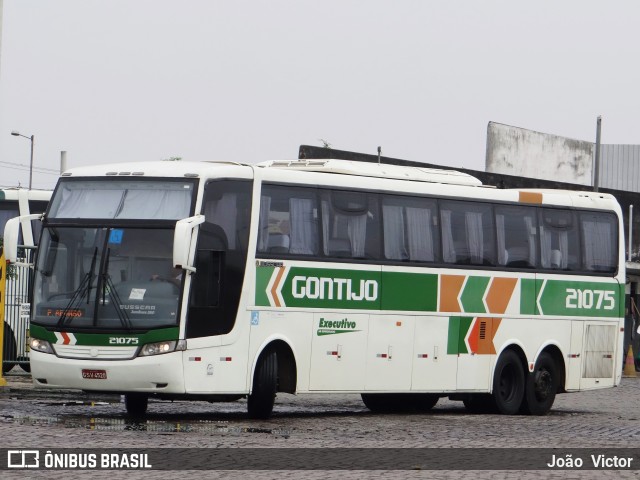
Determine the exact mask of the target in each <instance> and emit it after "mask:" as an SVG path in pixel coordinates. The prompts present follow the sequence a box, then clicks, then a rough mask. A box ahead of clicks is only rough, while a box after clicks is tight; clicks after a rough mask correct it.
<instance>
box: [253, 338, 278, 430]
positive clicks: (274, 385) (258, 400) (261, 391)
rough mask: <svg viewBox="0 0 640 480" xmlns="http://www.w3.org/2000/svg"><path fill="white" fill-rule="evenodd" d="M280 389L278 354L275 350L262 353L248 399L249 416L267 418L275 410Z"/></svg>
mask: <svg viewBox="0 0 640 480" xmlns="http://www.w3.org/2000/svg"><path fill="white" fill-rule="evenodd" d="M277 389H278V355H277V354H276V352H275V351H274V350H271V351H269V352H267V353H264V354H262V355H261V357H260V360H259V362H258V365H257V367H256V372H255V374H254V376H253V389H252V391H251V394H250V395H249V397H248V399H247V411H248V413H249V418H253V419H261V420H266V419H267V418H269V417H270V416H271V413H272V412H273V404H274V403H275V400H276V391H277Z"/></svg>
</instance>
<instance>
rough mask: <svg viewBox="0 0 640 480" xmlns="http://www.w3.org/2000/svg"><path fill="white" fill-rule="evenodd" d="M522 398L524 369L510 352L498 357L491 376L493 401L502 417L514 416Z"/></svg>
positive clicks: (513, 353) (515, 355) (507, 351)
mask: <svg viewBox="0 0 640 480" xmlns="http://www.w3.org/2000/svg"><path fill="white" fill-rule="evenodd" d="M523 398H524V369H523V367H522V363H521V362H520V358H519V357H518V355H517V354H516V353H515V352H514V351H512V350H506V351H505V352H503V353H502V355H500V358H499V359H498V363H497V364H496V369H495V372H494V374H493V400H494V402H495V404H496V410H497V411H498V413H502V414H503V415H515V414H516V413H518V411H519V410H520V406H521V405H522V400H523Z"/></svg>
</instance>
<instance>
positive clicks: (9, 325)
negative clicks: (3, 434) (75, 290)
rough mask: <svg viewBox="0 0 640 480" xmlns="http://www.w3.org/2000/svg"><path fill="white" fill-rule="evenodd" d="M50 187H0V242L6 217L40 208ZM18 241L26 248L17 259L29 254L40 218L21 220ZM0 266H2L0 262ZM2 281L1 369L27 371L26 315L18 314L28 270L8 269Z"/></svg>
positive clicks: (43, 207)
mask: <svg viewBox="0 0 640 480" xmlns="http://www.w3.org/2000/svg"><path fill="white" fill-rule="evenodd" d="M51 193H52V192H51V191H50V190H28V189H25V188H8V187H7V188H0V245H2V242H3V240H4V226H5V223H6V222H7V220H9V219H11V218H14V217H16V216H24V215H29V214H31V213H32V212H40V214H42V212H44V211H45V210H46V208H47V204H48V203H49V199H50V198H51ZM23 227H24V228H23V230H22V232H21V233H22V236H21V237H20V238H19V240H18V241H19V243H20V244H21V245H23V246H24V247H26V248H22V249H21V250H20V258H21V260H27V259H29V258H30V256H31V253H32V251H33V247H34V238H35V239H36V240H37V238H38V237H39V235H40V227H41V224H40V222H25V224H24V225H23ZM0 268H3V266H0ZM5 273H8V275H7V276H6V283H5V284H4V285H2V287H3V288H0V291H3V292H4V293H5V302H4V305H5V307H4V326H3V327H4V331H3V337H2V373H7V372H8V371H10V370H11V369H12V368H14V367H15V366H16V365H20V367H22V369H23V370H25V371H27V372H28V371H29V356H28V353H27V332H28V330H29V319H28V317H27V316H25V315H22V314H21V310H20V308H21V306H22V304H24V303H26V302H27V301H28V298H29V279H30V275H29V273H30V272H29V271H28V270H26V269H25V270H22V269H11V270H10V271H8V272H5Z"/></svg>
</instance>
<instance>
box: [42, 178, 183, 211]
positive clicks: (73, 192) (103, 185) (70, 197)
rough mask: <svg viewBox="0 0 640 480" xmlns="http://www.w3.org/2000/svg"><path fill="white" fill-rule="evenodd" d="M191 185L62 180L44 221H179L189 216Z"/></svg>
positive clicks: (150, 180) (160, 182)
mask: <svg viewBox="0 0 640 480" xmlns="http://www.w3.org/2000/svg"><path fill="white" fill-rule="evenodd" d="M193 189H194V183H193V182H191V181H171V180H159V179H144V180H141V179H135V178H134V179H131V178H129V179H114V180H105V179H97V180H88V179H82V178H81V179H63V180H61V181H60V184H59V186H58V188H57V190H56V192H55V195H54V197H53V200H51V208H50V209H49V213H48V218H49V219H58V218H93V219H118V220H125V219H135V218H137V219H145V220H179V219H181V218H186V217H188V216H189V212H190V210H191V201H192V197H193Z"/></svg>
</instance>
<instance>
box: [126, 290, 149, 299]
mask: <svg viewBox="0 0 640 480" xmlns="http://www.w3.org/2000/svg"><path fill="white" fill-rule="evenodd" d="M145 293H147V290H146V289H145V288H132V289H131V293H130V294H129V300H144V294H145Z"/></svg>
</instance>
